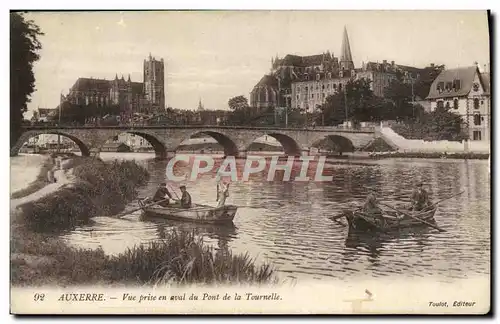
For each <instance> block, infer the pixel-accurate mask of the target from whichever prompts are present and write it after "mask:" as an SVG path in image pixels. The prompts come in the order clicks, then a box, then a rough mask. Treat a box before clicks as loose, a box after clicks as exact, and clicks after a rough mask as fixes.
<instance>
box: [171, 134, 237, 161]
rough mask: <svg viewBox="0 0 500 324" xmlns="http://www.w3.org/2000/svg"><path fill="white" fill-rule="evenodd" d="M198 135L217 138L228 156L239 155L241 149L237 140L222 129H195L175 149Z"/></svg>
mask: <svg viewBox="0 0 500 324" xmlns="http://www.w3.org/2000/svg"><path fill="white" fill-rule="evenodd" d="M196 135H208V136H210V137H212V138H213V139H215V140H216V141H217V143H219V144H220V145H221V146H222V147H223V148H224V155H226V156H238V153H239V150H238V146H237V145H236V143H235V141H234V140H233V139H232V138H231V137H230V136H229V135H227V134H224V133H223V132H220V131H205V130H203V131H195V132H193V133H191V134H189V135H188V136H187V138H185V139H184V140H183V141H182V142H180V143H179V144H178V145H177V147H176V148H175V150H177V148H178V147H179V146H181V145H183V143H184V142H185V141H186V140H188V139H191V138H193V136H196Z"/></svg>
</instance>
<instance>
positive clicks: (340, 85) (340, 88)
mask: <svg viewBox="0 0 500 324" xmlns="http://www.w3.org/2000/svg"><path fill="white" fill-rule="evenodd" d="M339 91H342V83H339Z"/></svg>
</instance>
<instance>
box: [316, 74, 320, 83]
mask: <svg viewBox="0 0 500 324" xmlns="http://www.w3.org/2000/svg"><path fill="white" fill-rule="evenodd" d="M316 80H317V81H319V73H318V74H316Z"/></svg>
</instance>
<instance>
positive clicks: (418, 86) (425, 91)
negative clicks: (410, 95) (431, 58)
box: [413, 65, 445, 99]
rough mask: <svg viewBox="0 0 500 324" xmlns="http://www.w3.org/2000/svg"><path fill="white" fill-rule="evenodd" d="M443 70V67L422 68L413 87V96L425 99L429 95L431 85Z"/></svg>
mask: <svg viewBox="0 0 500 324" xmlns="http://www.w3.org/2000/svg"><path fill="white" fill-rule="evenodd" d="M444 69H445V65H431V66H427V67H425V68H424V70H423V71H422V72H421V73H420V78H419V79H418V80H417V82H416V83H415V85H414V89H413V90H414V95H415V96H418V97H420V98H421V99H425V98H426V97H427V96H428V95H429V90H430V89H431V85H432V83H433V82H434V80H435V79H436V78H437V76H438V75H439V74H440V73H441V72H442V71H443V70H444Z"/></svg>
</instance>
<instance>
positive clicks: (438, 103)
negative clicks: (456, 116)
mask: <svg viewBox="0 0 500 324" xmlns="http://www.w3.org/2000/svg"><path fill="white" fill-rule="evenodd" d="M437 107H438V108H444V102H443V100H439V101H438V102H437Z"/></svg>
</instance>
